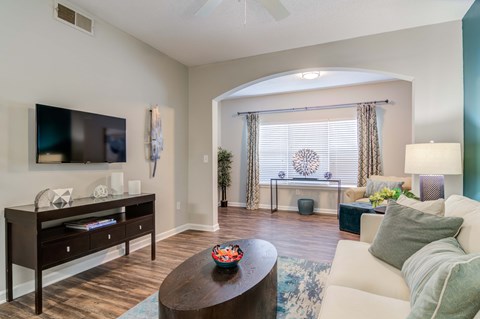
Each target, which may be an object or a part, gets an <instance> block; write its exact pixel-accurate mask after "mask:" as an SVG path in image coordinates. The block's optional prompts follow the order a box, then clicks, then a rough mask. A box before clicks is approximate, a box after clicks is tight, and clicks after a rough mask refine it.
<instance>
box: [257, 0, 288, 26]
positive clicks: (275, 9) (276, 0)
mask: <svg viewBox="0 0 480 319" xmlns="http://www.w3.org/2000/svg"><path fill="white" fill-rule="evenodd" d="M260 3H261V4H262V5H263V6H264V7H265V9H267V11H268V12H269V13H270V14H271V15H272V17H273V18H274V19H275V20H277V21H280V20H282V19H285V18H286V17H288V16H289V15H290V12H288V10H287V8H285V7H284V6H283V4H282V3H281V2H280V0H260Z"/></svg>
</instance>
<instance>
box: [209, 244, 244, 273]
mask: <svg viewBox="0 0 480 319" xmlns="http://www.w3.org/2000/svg"><path fill="white" fill-rule="evenodd" d="M242 257H243V251H242V250H241V249H240V246H238V245H231V244H229V245H216V246H215V247H213V249H212V258H213V260H214V261H215V263H216V264H217V266H218V267H221V268H233V267H237V265H238V262H239V261H240V260H241V259H242Z"/></svg>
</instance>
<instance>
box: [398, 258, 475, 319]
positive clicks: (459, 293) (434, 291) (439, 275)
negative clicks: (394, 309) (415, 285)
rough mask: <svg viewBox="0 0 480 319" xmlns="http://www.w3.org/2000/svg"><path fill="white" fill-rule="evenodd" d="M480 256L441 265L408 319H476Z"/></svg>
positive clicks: (454, 260)
mask: <svg viewBox="0 0 480 319" xmlns="http://www.w3.org/2000/svg"><path fill="white" fill-rule="evenodd" d="M479 296H480V254H474V255H463V256H459V257H457V258H454V259H452V260H451V261H450V262H447V263H444V264H443V265H441V266H440V267H439V268H438V270H437V271H436V272H435V273H434V274H433V276H432V277H431V278H430V279H429V280H428V282H427V283H426V284H425V287H424V289H423V291H422V292H421V294H420V295H419V297H418V299H417V301H416V302H415V304H414V305H413V306H412V311H411V313H410V315H409V316H408V317H407V319H425V318H431V319H433V318H435V319H464V318H473V317H474V316H475V314H476V313H477V312H478V311H479V310H480V298H479Z"/></svg>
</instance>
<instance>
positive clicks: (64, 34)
mask: <svg viewBox="0 0 480 319" xmlns="http://www.w3.org/2000/svg"><path fill="white" fill-rule="evenodd" d="M0 21H2V26H3V27H2V28H0V43H1V44H0V88H1V89H0V190H1V191H0V211H1V212H2V214H1V218H0V238H2V245H0V269H2V270H3V269H5V268H4V267H5V260H4V256H5V255H4V245H3V238H4V218H3V208H4V207H10V206H15V205H20V204H29V203H33V200H34V198H35V195H36V194H37V192H39V191H40V190H42V189H45V188H52V189H54V188H61V187H73V188H74V193H73V196H74V198H79V197H84V196H89V195H90V194H91V192H92V190H93V188H94V187H95V186H96V185H98V184H105V183H106V179H107V177H108V176H110V174H111V172H117V171H123V172H124V174H125V184H126V183H127V181H128V180H132V179H139V180H141V181H142V191H144V192H150V193H155V194H156V196H157V201H156V222H157V225H156V230H157V233H161V232H164V231H167V230H171V229H172V228H174V227H176V226H179V225H183V224H185V223H186V222H187V220H188V216H187V212H186V203H187V195H186V194H187V160H186V158H187V152H188V149H187V133H186V132H187V129H186V128H187V125H188V121H187V120H188V117H187V85H188V80H187V77H188V70H187V68H186V67H185V66H184V65H182V64H180V63H178V62H176V61H174V60H172V59H171V58H168V57H166V56H165V55H163V54H161V53H159V52H158V51H157V50H155V49H153V48H151V47H149V46H147V45H145V44H143V43H142V42H140V41H138V40H136V39H134V38H132V37H131V36H129V35H127V34H125V33H123V32H121V31H119V30H118V29H115V28H113V27H112V26H110V25H108V24H105V23H104V22H102V21H101V20H96V21H95V36H93V37H92V36H90V35H87V34H84V33H82V32H79V31H77V30H75V29H73V28H71V27H70V26H67V25H65V24H63V23H60V22H58V21H56V20H55V19H54V18H53V1H51V0H28V1H18V0H4V1H2V2H1V4H0ZM35 103H44V104H48V105H54V106H61V107H66V108H72V109H78V110H83V111H90V112H95V113H101V114H107V115H112V116H118V117H123V118H126V120H127V151H128V153H127V163H126V164H112V165H108V164H89V165H77V164H62V165H58V164H54V165H51V164H43V165H39V164H35V151H34V150H35V138H34V136H35V133H34V130H35V125H34V121H35V115H34V110H35ZM150 104H158V105H159V106H160V108H161V113H162V117H163V128H164V136H165V150H164V152H163V153H162V157H161V159H160V162H159V167H158V171H157V172H158V176H156V177H155V178H150V177H149V176H150V164H149V162H148V161H147V160H146V158H145V150H144V141H145V128H146V122H145V121H146V117H147V110H148V108H149V106H150ZM177 201H179V202H181V204H182V205H181V206H182V207H181V210H179V211H177V210H176V209H175V203H176V202H177ZM95 256H96V259H89V258H93V256H91V257H86V258H82V259H81V260H80V261H76V262H75V263H81V262H82V261H83V263H84V264H85V265H87V267H93V266H95V265H96V264H97V261H98V260H104V259H105V256H106V251H103V252H100V253H98V254H95ZM70 264H72V263H69V264H68V265H70ZM51 274H54V275H55V276H57V277H55V278H57V279H58V278H59V277H62V276H66V275H67V274H66V272H65V270H64V267H63V266H59V267H56V268H54V269H53V271H47V272H46V278H53V277H51V276H50V275H51ZM14 275H15V276H14V284H15V286H17V287H18V286H19V285H20V286H21V284H22V283H24V282H26V281H29V280H32V279H33V272H31V271H26V270H23V269H21V268H20V267H15V268H14ZM49 276H50V277H49ZM0 278H1V279H0V300H4V298H5V296H4V294H2V291H4V289H5V280H4V278H5V277H4V272H3V271H2V274H1V275H0ZM53 280H55V279H53ZM45 282H48V280H45ZM31 288H33V285H31V283H30V284H29V287H27V288H25V289H23V291H25V290H29V289H31ZM17 294H18V291H16V292H15V295H17Z"/></svg>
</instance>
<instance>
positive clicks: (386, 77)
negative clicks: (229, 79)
mask: <svg viewBox="0 0 480 319" xmlns="http://www.w3.org/2000/svg"><path fill="white" fill-rule="evenodd" d="M308 71H320V72H332V73H334V72H360V73H368V74H372V75H375V76H377V77H376V78H380V80H378V81H374V82H386V81H399V80H400V81H406V82H409V85H410V88H409V90H410V97H409V106H410V108H411V110H410V118H409V121H410V140H409V141H408V143H411V142H412V140H413V138H412V137H411V136H413V129H412V127H413V126H412V125H411V122H412V121H413V119H412V117H413V110H412V109H413V107H414V105H413V96H412V94H413V93H412V91H413V78H412V77H409V76H404V75H398V74H391V73H385V72H377V71H372V70H365V69H352V68H308V69H299V70H291V71H287V72H282V73H277V74H273V75H269V76H266V77H262V78H259V79H256V80H254V81H251V82H248V83H245V84H243V85H240V86H237V87H236V88H234V89H232V90H229V91H227V92H225V93H223V94H221V95H219V96H218V97H216V98H215V99H214V100H213V101H212V108H213V111H212V128H213V129H212V145H213V147H212V150H213V154H212V158H214V159H216V154H217V148H218V146H219V145H220V144H221V143H220V142H219V136H220V133H221V126H222V125H221V123H220V121H221V120H220V118H219V113H220V107H221V106H222V104H225V101H228V100H230V98H231V97H232V96H233V97H235V98H236V99H238V98H239V97H238V92H241V91H245V90H246V89H248V88H251V87H254V86H257V85H258V84H261V83H266V82H269V81H272V80H275V79H279V78H282V77H285V76H289V75H295V74H299V73H302V72H308ZM367 82H368V81H367ZM359 83H361V82H359ZM359 83H355V85H358V84H359ZM369 83H370V82H369ZM347 86H348V85H347ZM278 93H279V92H276V93H274V94H278ZM280 94H281V93H280ZM349 102H351V103H355V102H362V101H361V100H358V99H355V98H353V99H352V100H350V101H349ZM320 104H321V105H324V104H322V103H320ZM329 104H335V103H329ZM303 106H306V105H303ZM308 106H311V105H308ZM239 138H240V137H239ZM237 160H238V159H237ZM212 165H213V170H212V171H213V172H214V174H213V181H212V182H213V185H214V191H213V207H214V216H213V219H214V224H216V222H217V220H218V209H217V206H218V192H217V191H216V190H217V189H218V188H217V167H216V161H212ZM402 169H403V167H402ZM237 182H238V181H237ZM235 204H238V203H235ZM240 204H241V203H240Z"/></svg>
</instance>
